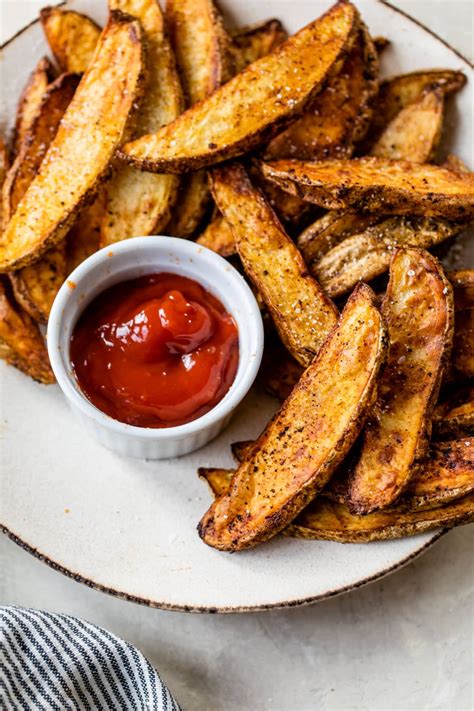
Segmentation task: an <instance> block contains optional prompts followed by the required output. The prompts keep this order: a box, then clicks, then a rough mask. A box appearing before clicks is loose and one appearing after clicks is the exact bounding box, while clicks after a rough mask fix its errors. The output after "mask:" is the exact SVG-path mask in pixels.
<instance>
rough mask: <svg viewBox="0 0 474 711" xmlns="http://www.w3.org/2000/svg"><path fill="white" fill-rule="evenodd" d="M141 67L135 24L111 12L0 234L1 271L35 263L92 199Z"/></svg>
mask: <svg viewBox="0 0 474 711" xmlns="http://www.w3.org/2000/svg"><path fill="white" fill-rule="evenodd" d="M143 66H144V63H143V39H142V31H141V26H140V24H139V23H138V21H136V20H133V19H131V18H129V17H127V16H124V15H123V14H121V13H117V12H112V13H111V16H110V20H109V23H108V25H107V27H106V28H105V29H104V31H103V33H102V35H101V39H100V40H99V44H98V45H97V51H96V53H95V55H94V59H93V61H92V63H91V64H90V65H89V68H88V70H87V71H86V73H85V74H84V75H83V78H82V79H81V82H80V84H79V86H78V88H77V90H76V93H75V94H74V98H73V100H72V101H71V103H70V104H69V106H68V108H67V110H66V113H65V114H64V117H63V120H62V122H61V126H60V128H59V130H58V132H57V134H56V136H55V138H54V140H53V142H52V143H51V145H50V147H49V149H48V152H47V153H46V156H45V158H44V160H43V162H42V164H41V167H40V169H39V171H38V174H37V176H36V177H35V179H34V180H33V182H32V183H31V184H30V186H29V188H28V190H27V191H26V193H25V195H24V196H23V198H22V199H21V201H20V203H19V205H18V208H17V210H16V212H15V214H14V216H13V217H12V219H11V220H10V222H9V224H8V226H7V228H6V230H5V232H4V234H3V239H2V244H1V248H0V271H2V272H4V271H11V270H12V269H18V268H20V267H24V266H27V265H28V264H31V263H32V262H33V261H35V260H36V259H39V258H40V257H41V256H42V254H44V252H45V251H46V250H47V249H48V248H50V247H53V246H54V245H55V244H57V243H58V242H60V241H61V239H62V238H63V237H64V236H65V234H66V233H67V231H68V229H69V228H70V227H71V225H72V223H73V222H74V220H75V218H76V216H77V213H78V212H79V210H80V209H81V208H82V207H84V206H86V205H87V204H89V203H90V202H91V201H92V200H93V198H94V196H95V194H96V192H97V190H98V188H99V185H100V182H101V180H103V179H104V178H105V177H106V175H107V173H108V170H109V163H110V160H111V158H112V156H113V154H114V152H115V150H116V147H117V145H118V143H119V142H120V140H121V138H122V134H123V132H124V130H125V126H126V123H127V119H128V117H129V114H130V112H131V110H132V108H133V105H134V102H135V101H136V100H137V97H138V96H139V94H140V91H141V89H142V78H143V76H142V70H143ZM85 127H87V130H85ZM71 163H73V164H74V166H75V170H74V172H71V168H70V167H71Z"/></svg>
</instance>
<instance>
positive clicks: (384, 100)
mask: <svg viewBox="0 0 474 711" xmlns="http://www.w3.org/2000/svg"><path fill="white" fill-rule="evenodd" d="M465 83H466V77H465V76H464V74H463V73H462V72H457V71H454V70H452V69H424V70H421V71H416V72H411V73H409V74H401V75H399V76H396V77H393V78H392V79H386V80H385V81H384V82H382V84H381V85H380V90H379V93H378V96H377V100H376V105H375V111H374V114H373V118H372V123H371V125H370V129H369V131H368V134H367V138H368V141H367V142H366V143H365V151H366V152H368V151H369V150H370V144H371V143H373V142H375V141H376V140H377V139H378V137H379V136H380V134H381V132H382V131H383V130H384V129H385V127H386V126H388V124H389V123H390V121H392V119H393V118H395V116H396V115H397V114H398V113H399V112H400V111H401V110H402V109H404V108H405V106H408V105H409V104H411V103H412V101H415V99H418V98H419V97H420V96H421V95H422V94H423V92H424V91H425V90H426V89H428V88H430V89H435V88H439V89H441V90H442V91H443V93H444V95H445V96H449V95H450V94H453V93H454V92H456V91H459V90H460V89H462V88H463V86H464V85H465Z"/></svg>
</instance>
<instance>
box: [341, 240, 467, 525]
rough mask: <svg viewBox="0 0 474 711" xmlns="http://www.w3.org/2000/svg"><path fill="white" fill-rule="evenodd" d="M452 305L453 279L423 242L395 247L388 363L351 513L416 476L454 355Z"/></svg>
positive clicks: (386, 308) (391, 497) (375, 505)
mask: <svg viewBox="0 0 474 711" xmlns="http://www.w3.org/2000/svg"><path fill="white" fill-rule="evenodd" d="M453 312H454V306H453V294H452V289H451V285H450V283H449V282H448V280H447V279H446V277H445V275H444V272H443V269H442V267H441V266H440V264H439V263H438V261H437V260H436V259H435V258H434V257H433V256H432V255H430V254H429V253H428V252H425V251H423V250H421V249H414V248H408V249H399V250H397V251H396V252H395V254H394V256H393V259H392V263H391V265H390V281H389V284H388V287H387V292H386V294H385V298H384V301H383V304H382V314H383V315H384V317H385V319H386V321H387V325H388V332H389V338H390V345H389V349H388V358H387V366H386V368H385V370H384V372H383V373H382V376H381V378H380V382H379V383H378V394H377V401H376V403H375V406H374V408H373V411H372V413H371V414H370V415H369V418H368V420H367V423H366V425H365V428H364V433H363V436H362V445H361V451H360V456H359V457H358V461H357V463H356V465H355V467H354V471H353V473H352V476H351V481H350V486H349V495H348V500H347V503H348V506H349V509H350V510H351V511H352V512H353V513H358V514H367V513H371V512H372V511H376V510H378V509H382V508H385V507H387V506H389V505H390V504H392V503H393V502H394V501H395V500H396V499H397V498H398V497H399V496H400V494H402V493H403V491H404V490H405V489H406V488H407V487H408V484H409V482H410V478H411V477H413V476H414V473H415V471H416V461H417V460H418V459H420V458H421V456H422V454H423V452H422V449H423V446H424V443H425V438H426V434H427V433H428V435H429V431H430V430H429V424H430V418H431V413H432V409H433V407H434V404H435V401H436V397H437V395H438V390H439V385H440V382H441V377H442V374H443V369H444V367H445V365H446V361H447V359H448V358H449V355H450V349H451V344H452V334H453ZM407 314H410V318H407Z"/></svg>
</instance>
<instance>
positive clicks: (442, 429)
mask: <svg viewBox="0 0 474 711" xmlns="http://www.w3.org/2000/svg"><path fill="white" fill-rule="evenodd" d="M471 435H474V387H472V386H471V387H469V386H464V387H461V388H459V389H458V390H457V391H455V392H454V393H451V394H450V396H449V397H448V398H447V399H444V400H443V401H442V402H440V403H438V404H437V405H436V407H435V410H434V413H433V437H434V438H435V439H437V440H444V439H452V438H453V437H466V436H471Z"/></svg>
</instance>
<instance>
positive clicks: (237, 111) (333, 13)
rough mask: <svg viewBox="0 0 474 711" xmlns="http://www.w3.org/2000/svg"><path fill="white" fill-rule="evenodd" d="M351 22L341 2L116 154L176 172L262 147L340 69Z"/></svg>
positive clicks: (349, 9) (352, 13) (349, 8)
mask: <svg viewBox="0 0 474 711" xmlns="http://www.w3.org/2000/svg"><path fill="white" fill-rule="evenodd" d="M357 23H358V14H357V10H356V9H355V7H354V6H353V5H351V4H350V3H349V2H347V1H346V0H342V1H341V2H339V3H337V5H335V6H334V7H333V8H331V9H330V10H329V11H328V12H327V13H326V14H325V15H323V16H322V17H321V18H319V20H316V21H315V22H313V23H311V24H310V25H308V26H307V27H305V28H303V29H302V30H300V31H299V32H298V33H296V34H295V35H293V36H292V37H290V38H289V39H288V40H287V42H285V43H284V44H282V45H281V46H280V47H278V48H277V49H276V50H275V51H274V52H272V53H271V54H269V55H267V56H266V57H263V58H262V59H259V60H258V61H257V62H254V63H253V64H251V65H250V66H249V67H247V69H245V70H244V71H243V72H240V74H238V75H237V76H236V77H234V78H233V79H231V80H230V81H229V82H228V83H227V84H225V85H224V86H222V87H221V88H220V89H218V90H217V91H216V92H215V93H214V94H212V95H211V96H210V97H209V98H208V99H207V100H206V101H204V102H200V103H199V104H197V105H195V106H194V107H192V108H191V109H189V110H188V111H186V112H185V113H184V114H183V115H182V116H181V117H180V118H178V119H177V120H176V121H174V122H173V123H172V124H170V125H169V126H167V127H165V128H163V129H161V130H160V131H159V132H158V133H155V134H154V135H149V136H143V137H142V138H140V139H138V140H136V141H133V142H131V143H128V144H126V145H125V146H124V147H123V148H122V150H121V151H120V155H121V157H122V158H123V159H124V160H127V161H128V162H130V163H132V164H134V165H136V166H137V167H139V168H141V169H142V170H150V171H154V172H163V171H166V172H177V173H179V172H186V171H190V170H196V169H199V168H203V167H206V166H209V165H213V164H215V163H218V162H220V161H222V160H225V159H228V158H233V157H235V156H238V155H241V154H242V153H244V152H248V151H249V150H251V149H253V148H256V147H258V146H260V145H263V144H264V143H265V142H266V141H268V140H269V139H270V138H271V137H272V136H273V135H275V133H276V132H277V131H278V129H280V128H283V127H284V126H285V125H287V124H288V122H289V121H290V120H291V119H292V118H293V117H295V116H298V115H299V114H301V113H302V112H303V111H304V110H305V108H306V106H307V105H308V104H309V103H310V102H311V101H312V99H313V98H314V97H315V95H316V93H317V92H318V91H319V89H320V87H321V85H322V83H323V82H324V81H325V80H326V79H328V78H329V77H330V76H331V75H332V74H333V73H336V72H337V71H339V69H340V66H341V64H342V61H343V59H344V58H345V54H346V52H347V51H348V50H350V47H351V44H352V42H353V39H354V31H355V28H356V25H357ZM303 69H304V71H303ZM295 70H296V71H295ZM249 86H250V87H252V90H251V91H249Z"/></svg>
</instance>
